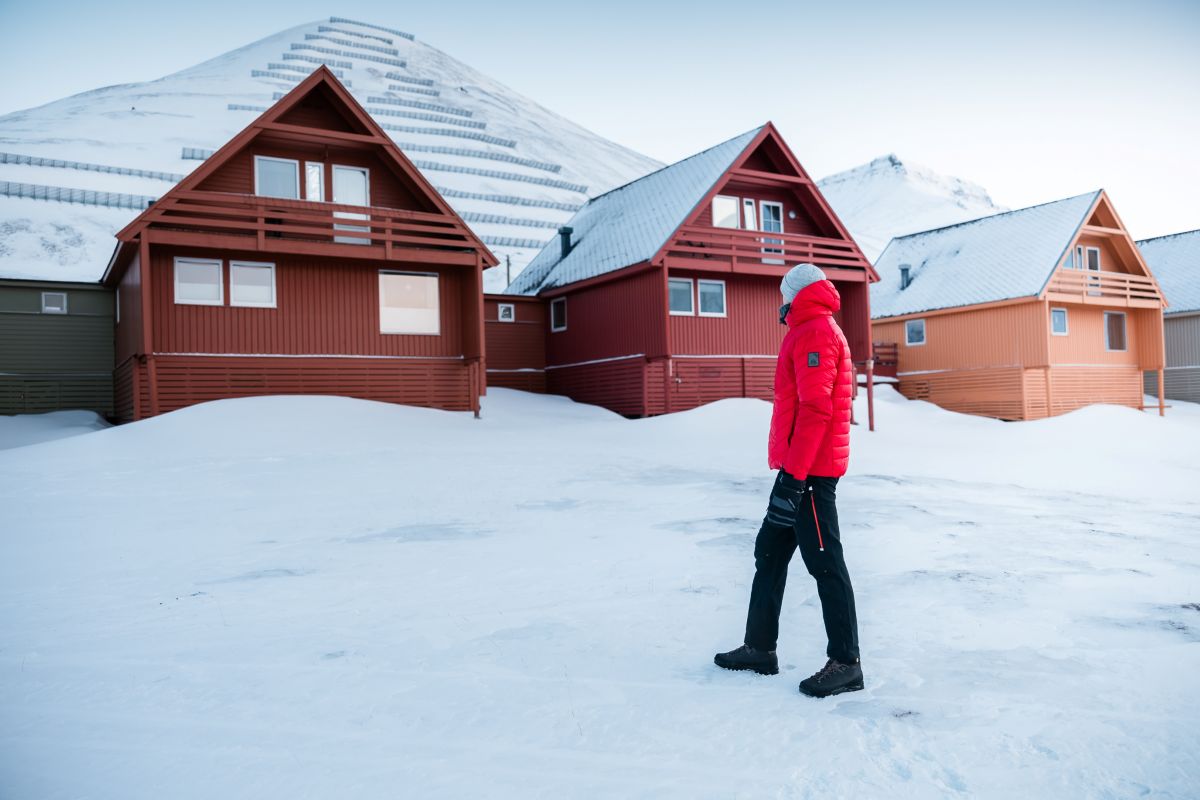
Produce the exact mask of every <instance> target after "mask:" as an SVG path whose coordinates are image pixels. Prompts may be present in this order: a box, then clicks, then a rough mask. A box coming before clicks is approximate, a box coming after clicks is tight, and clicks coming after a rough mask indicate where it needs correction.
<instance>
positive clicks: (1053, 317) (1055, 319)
mask: <svg viewBox="0 0 1200 800" xmlns="http://www.w3.org/2000/svg"><path fill="white" fill-rule="evenodd" d="M1050 332H1051V333H1053V334H1054V335H1055V336H1066V335H1067V310H1066V309H1065V308H1052V309H1050Z"/></svg>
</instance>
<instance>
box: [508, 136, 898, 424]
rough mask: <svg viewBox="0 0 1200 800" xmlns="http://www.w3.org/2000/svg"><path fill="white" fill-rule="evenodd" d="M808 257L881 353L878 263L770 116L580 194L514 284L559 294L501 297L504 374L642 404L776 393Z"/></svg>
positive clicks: (639, 409)
mask: <svg viewBox="0 0 1200 800" xmlns="http://www.w3.org/2000/svg"><path fill="white" fill-rule="evenodd" d="M803 261H807V262H811V263H813V264H816V265H818V266H819V267H821V268H822V269H823V270H824V271H825V273H826V275H827V276H828V277H829V278H830V279H831V280H832V281H833V282H834V284H835V285H836V286H837V288H838V291H839V292H840V293H841V296H842V311H841V314H840V318H839V322H840V323H841V325H842V327H843V329H844V330H845V332H846V336H847V338H848V339H849V342H850V348H851V351H852V355H853V358H854V359H855V360H856V361H859V362H863V363H864V365H865V362H866V361H867V360H868V359H869V358H870V357H871V315H870V308H869V295H868V291H867V287H868V283H869V282H872V281H876V280H878V276H876V275H875V273H874V271H873V270H872V268H871V265H870V263H869V262H868V261H867V259H866V258H865V257H864V256H863V254H862V252H861V251H860V250H859V249H858V245H856V244H855V243H854V240H853V239H852V238H851V237H850V234H849V233H848V232H847V230H846V228H845V226H843V225H842V223H841V222H840V221H839V220H838V218H837V216H836V215H835V214H834V212H833V210H832V209H831V208H830V207H829V204H828V203H826V202H825V199H824V198H823V197H822V196H821V193H820V192H819V191H818V189H817V187H816V185H815V184H814V183H813V181H812V179H811V178H810V177H809V176H808V174H807V173H806V172H805V171H804V169H803V168H802V167H801V166H800V164H799V162H798V161H797V160H796V158H795V156H794V155H793V154H792V152H791V150H790V149H789V148H788V146H787V144H786V143H785V142H784V140H783V138H782V137H781V136H780V135H779V132H778V131H777V130H776V129H775V127H774V125H772V124H771V123H767V124H766V125H764V126H762V127H761V128H757V129H755V130H752V131H749V132H747V133H745V134H743V135H741V136H738V137H736V138H734V139H730V140H729V141H727V142H724V143H722V144H719V145H717V146H716V147H713V148H710V149H708V150H705V151H704V152H702V153H699V154H697V155H694V156H692V157H691V158H687V159H684V160H683V161H680V162H678V163H676V164H672V165H671V166H668V167H664V168H663V169H661V170H658V171H657V172H653V173H651V174H649V175H647V176H645V177H643V178H640V179H638V180H636V181H634V182H633V183H630V184H627V185H625V186H622V187H620V188H618V189H614V190H613V191H611V192H608V193H607V194H604V195H601V196H599V197H596V198H594V199H592V200H591V201H590V202H589V203H588V204H587V205H586V206H584V207H583V208H582V209H580V211H579V212H578V213H577V214H576V215H575V217H574V218H573V219H572V220H571V222H570V223H569V225H568V226H567V227H565V228H563V229H562V230H561V231H560V241H558V242H553V243H551V244H550V245H549V246H547V247H546V248H545V249H544V250H543V251H542V252H541V253H540V254H538V256H537V257H536V258H534V260H533V261H532V262H531V263H530V264H529V266H528V267H526V268H525V270H524V271H522V272H521V274H520V275H519V276H518V277H517V279H516V280H514V281H513V283H512V285H511V286H510V287H509V288H508V290H507V291H508V293H509V295H514V294H515V295H522V296H525V297H529V296H534V297H537V298H539V299H541V300H542V301H543V303H544V304H545V307H544V308H542V309H538V308H536V307H530V306H529V304H528V303H524V302H522V300H521V299H516V300H514V299H513V298H512V297H511V296H508V297H506V296H505V295H489V296H488V298H487V312H488V313H487V333H488V336H487V344H488V370H487V372H488V374H487V377H488V382H489V383H490V384H491V385H493V386H506V387H513V388H523V389H531V388H532V389H536V388H538V380H539V379H540V380H542V381H544V385H545V390H546V391H549V392H552V393H555V394H564V395H567V396H569V397H572V398H574V399H576V400H579V401H581V402H587V403H595V404H598V405H602V406H605V407H607V408H610V409H612V410H614V411H617V412H619V413H622V414H626V415H630V416H644V415H650V414H661V413H666V412H671V411H680V410H683V409H688V408H693V407H695V406H698V405H701V404H703V403H708V402H712V401H714V400H719V399H722V398H727V397H758V398H763V399H770V398H771V396H772V390H773V379H774V372H775V356H776V353H777V351H778V347H779V344H780V342H781V341H782V339H783V334H784V332H785V329H784V327H783V326H782V325H780V324H779V320H778V308H779V304H780V302H781V298H780V295H779V281H780V278H781V277H782V276H783V275H784V273H786V272H787V270H788V269H789V268H790V267H791V266H792V265H794V264H797V263H799V262H803ZM510 312H511V314H512V317H511V319H512V321H507V320H506V318H505V316H504V315H505V314H508V313H510ZM539 314H541V315H542V316H541V317H539ZM532 326H538V327H540V329H541V331H543V334H544V335H543V338H542V339H541V341H537V340H536V339H535V338H533V337H530V336H529V332H528V329H529V328H531V327H532ZM501 354H503V356H501Z"/></svg>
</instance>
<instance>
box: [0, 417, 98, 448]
mask: <svg viewBox="0 0 1200 800" xmlns="http://www.w3.org/2000/svg"><path fill="white" fill-rule="evenodd" d="M107 427H108V423H107V422H105V421H104V420H103V419H102V418H101V417H100V415H99V414H96V413H95V412H93V411H55V412H52V413H50V414H18V415H16V416H0V450H7V449H9V448H11V447H24V446H25V445H29V444H37V443H39V442H48V441H52V440H54V439H65V438H66V437H68V436H78V435H79V434H81V433H91V432H92V431H100V430H104V429H105V428H107Z"/></svg>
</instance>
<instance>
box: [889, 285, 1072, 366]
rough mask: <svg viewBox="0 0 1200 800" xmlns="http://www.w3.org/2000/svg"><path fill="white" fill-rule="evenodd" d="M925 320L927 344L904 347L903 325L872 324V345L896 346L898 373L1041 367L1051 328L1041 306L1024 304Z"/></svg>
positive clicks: (1030, 303)
mask: <svg viewBox="0 0 1200 800" xmlns="http://www.w3.org/2000/svg"><path fill="white" fill-rule="evenodd" d="M924 319H925V337H926V343H925V344H924V345H921V346H918V347H909V346H908V345H906V344H905V343H904V322H903V321H894V322H876V323H874V324H873V325H872V330H873V334H874V338H875V341H878V342H895V343H896V345H897V351H898V362H899V363H898V366H897V372H898V373H899V374H900V376H901V377H903V375H904V373H906V372H921V371H926V370H962V369H979V368H984V367H1015V366H1025V367H1033V366H1045V365H1046V363H1047V361H1046V336H1047V335H1048V333H1047V326H1048V325H1049V322H1048V321H1047V319H1046V316H1045V309H1044V308H1043V304H1042V303H1041V302H1039V301H1037V300H1031V301H1029V302H1027V303H1016V304H1013V305H1006V306H997V307H994V308H984V309H976V310H973V311H962V312H955V313H950V314H935V315H930V316H927V317H925V318H924Z"/></svg>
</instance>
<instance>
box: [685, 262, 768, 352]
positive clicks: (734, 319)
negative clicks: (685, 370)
mask: <svg viewBox="0 0 1200 800" xmlns="http://www.w3.org/2000/svg"><path fill="white" fill-rule="evenodd" d="M670 277H672V278H688V279H690V280H692V281H693V286H692V292H693V296H694V297H695V294H696V286H695V281H696V280H697V279H704V280H712V279H714V278H718V276H714V275H713V274H712V273H704V272H692V271H684V270H671V272H670ZM719 279H720V280H724V281H725V306H726V314H727V315H726V316H724V317H701V316H674V315H671V316H668V318H667V325H668V328H669V330H670V344H671V354H672V355H673V356H689V355H731V356H739V355H775V354H776V353H778V352H779V344H780V343H781V342H782V341H783V336H784V334H785V333H787V328H786V327H785V326H783V325H780V324H779V305H780V303H781V302H782V297H781V296H780V294H779V280H778V279H777V278H773V277H759V276H756V275H733V274H723V275H720V276H719ZM695 303H696V306H697V308H699V298H695Z"/></svg>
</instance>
